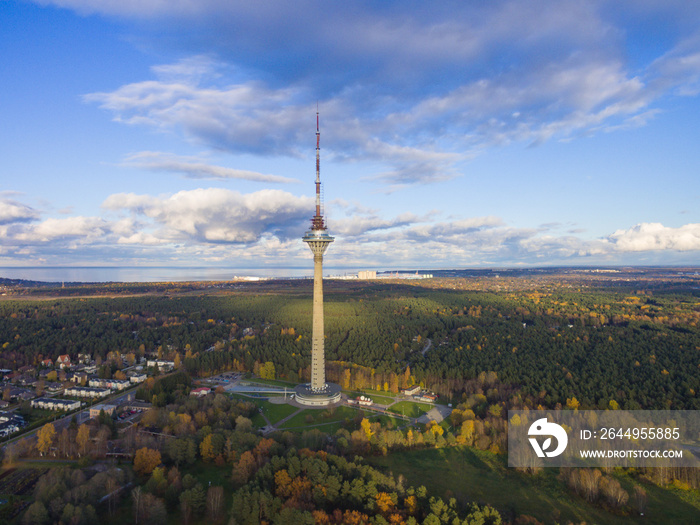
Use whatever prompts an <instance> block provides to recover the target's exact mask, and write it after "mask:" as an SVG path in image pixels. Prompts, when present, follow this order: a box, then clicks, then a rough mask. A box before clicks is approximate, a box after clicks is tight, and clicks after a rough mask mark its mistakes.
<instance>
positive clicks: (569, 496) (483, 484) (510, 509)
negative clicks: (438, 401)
mask: <svg viewBox="0 0 700 525" xmlns="http://www.w3.org/2000/svg"><path fill="white" fill-rule="evenodd" d="M367 462H368V463H370V464H372V465H375V466H377V467H381V468H385V469H387V470H389V471H391V472H392V473H393V474H394V475H395V476H398V475H403V476H404V477H405V478H406V481H407V482H408V484H410V485H413V486H414V487H418V486H420V485H425V486H426V487H427V488H428V490H429V491H431V492H433V493H435V494H436V495H439V496H443V497H447V496H449V497H452V496H454V497H457V498H458V499H466V500H470V501H476V502H486V503H489V504H491V505H493V506H494V507H496V508H497V509H498V510H499V511H501V512H502V513H503V514H504V517H507V516H509V513H514V514H528V515H530V516H534V517H535V518H537V519H538V520H540V521H542V522H543V523H555V522H558V523H567V522H568V521H572V522H574V523H580V522H582V521H585V522H586V523H596V524H601V525H606V524H610V525H625V524H626V525H632V524H636V523H646V524H650V525H652V524H653V525H666V524H670V523H673V524H687V525H691V524H697V523H699V522H700V497H699V496H698V491H687V492H683V493H682V494H679V493H678V492H681V491H674V490H667V489H663V488H660V487H656V486H655V485H652V484H648V483H644V484H643V486H644V488H645V490H646V491H647V493H648V498H649V499H648V507H647V511H646V512H645V515H644V518H643V521H640V517H639V516H638V515H631V516H618V515H614V514H611V513H609V512H607V511H605V510H603V509H602V508H600V507H596V506H594V505H591V504H589V503H587V502H586V501H585V500H583V499H582V498H580V497H579V496H576V495H575V494H573V493H571V492H569V490H568V489H567V488H566V487H565V486H564V485H563V484H562V483H560V482H559V481H558V480H557V479H556V476H557V475H558V472H559V471H558V469H543V472H542V473H541V474H538V475H537V476H535V477H531V476H527V475H524V474H521V473H519V472H516V471H515V470H513V469H509V468H507V466H506V458H505V456H497V455H494V454H491V453H488V452H482V451H478V450H474V449H470V448H468V447H451V448H444V449H429V450H415V451H406V452H397V453H392V454H389V455H388V456H383V457H371V458H368V459H367ZM618 479H619V481H620V483H621V484H622V486H623V487H624V488H625V489H626V490H627V491H628V492H629V493H630V494H631V493H632V490H633V487H634V485H635V484H638V482H637V481H636V480H634V479H632V478H631V477H629V476H627V475H625V474H620V475H619V476H618Z"/></svg>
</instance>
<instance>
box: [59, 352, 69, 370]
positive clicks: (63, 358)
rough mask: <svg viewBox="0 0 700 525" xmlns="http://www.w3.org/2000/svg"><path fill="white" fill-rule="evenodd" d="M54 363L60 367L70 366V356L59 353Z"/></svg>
mask: <svg viewBox="0 0 700 525" xmlns="http://www.w3.org/2000/svg"><path fill="white" fill-rule="evenodd" d="M56 364H57V365H58V366H60V367H61V368H66V367H67V366H70V356H69V355H68V354H63V355H59V356H58V359H56Z"/></svg>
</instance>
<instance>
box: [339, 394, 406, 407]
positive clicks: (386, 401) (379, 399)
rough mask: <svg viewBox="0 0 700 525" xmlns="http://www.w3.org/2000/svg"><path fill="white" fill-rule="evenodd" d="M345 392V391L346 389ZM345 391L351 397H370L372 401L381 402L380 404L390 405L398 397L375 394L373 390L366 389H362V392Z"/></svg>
mask: <svg viewBox="0 0 700 525" xmlns="http://www.w3.org/2000/svg"><path fill="white" fill-rule="evenodd" d="M344 392H345V391H344ZM345 393H346V394H347V395H348V396H349V397H351V398H356V397H359V396H365V397H368V398H370V399H371V400H372V401H374V402H375V403H378V404H380V405H390V404H391V403H393V402H394V401H396V398H393V397H389V396H382V395H378V394H374V393H372V391H371V390H365V391H362V392H359V391H353V392H345Z"/></svg>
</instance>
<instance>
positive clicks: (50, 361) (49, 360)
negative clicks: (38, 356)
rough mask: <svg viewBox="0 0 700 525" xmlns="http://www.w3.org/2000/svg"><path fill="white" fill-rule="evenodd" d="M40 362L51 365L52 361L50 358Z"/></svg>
mask: <svg viewBox="0 0 700 525" xmlns="http://www.w3.org/2000/svg"><path fill="white" fill-rule="evenodd" d="M41 364H42V365H44V366H53V361H52V360H51V359H44V360H43V361H42V362H41Z"/></svg>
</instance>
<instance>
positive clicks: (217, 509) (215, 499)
mask: <svg viewBox="0 0 700 525" xmlns="http://www.w3.org/2000/svg"><path fill="white" fill-rule="evenodd" d="M223 507H224V488H223V487H209V490H207V516H208V517H209V519H211V520H212V521H218V520H219V519H220V518H221V516H222V510H223Z"/></svg>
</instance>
